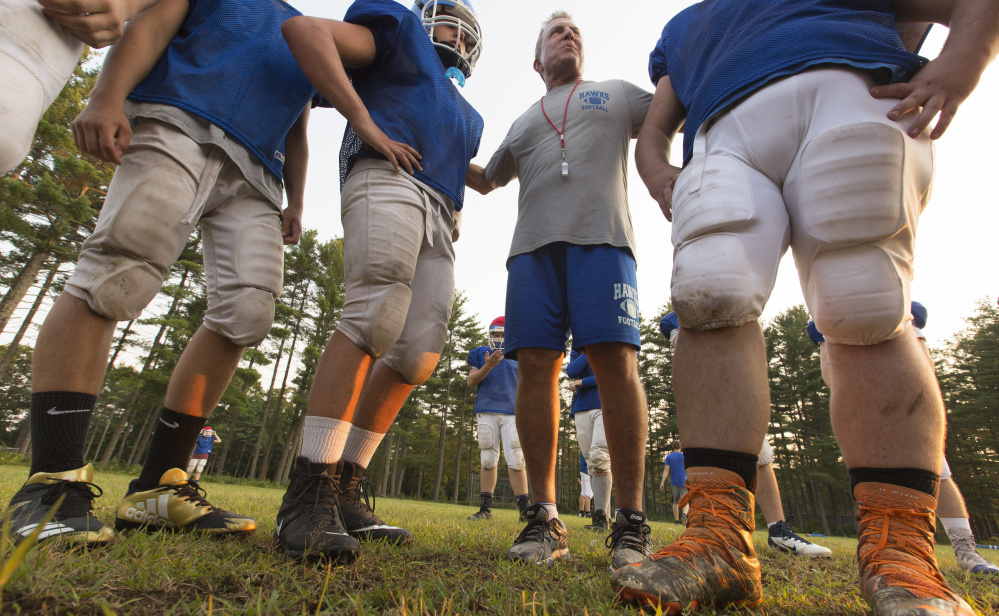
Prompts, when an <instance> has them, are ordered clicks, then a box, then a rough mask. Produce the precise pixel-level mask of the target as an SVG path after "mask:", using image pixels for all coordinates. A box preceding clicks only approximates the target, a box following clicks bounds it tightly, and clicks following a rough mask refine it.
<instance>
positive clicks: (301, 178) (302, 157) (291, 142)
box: [284, 105, 310, 209]
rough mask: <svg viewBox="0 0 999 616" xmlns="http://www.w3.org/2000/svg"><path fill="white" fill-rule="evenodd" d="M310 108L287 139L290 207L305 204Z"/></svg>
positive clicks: (286, 166) (289, 132) (285, 174)
mask: <svg viewBox="0 0 999 616" xmlns="http://www.w3.org/2000/svg"><path fill="white" fill-rule="evenodd" d="M309 109H310V107H309V106H308V105H307V106H306V107H305V109H304V110H303V111H302V115H300V116H299V117H298V120H297V121H296V122H295V124H293V125H292V127H291V130H289V131H288V136H287V138H286V139H285V163H284V190H285V192H286V193H287V195H288V207H289V208H292V207H294V208H299V209H302V208H303V206H304V204H305V176H306V173H307V171H308V168H309V138H308V126H309Z"/></svg>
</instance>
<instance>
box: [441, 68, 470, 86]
mask: <svg viewBox="0 0 999 616" xmlns="http://www.w3.org/2000/svg"><path fill="white" fill-rule="evenodd" d="M444 76H445V77H447V78H448V79H454V80H455V81H457V82H458V87H461V88H464V87H465V73H462V72H461V71H460V70H458V69H457V68H456V67H454V66H452V67H451V68H449V69H447V70H446V71H444Z"/></svg>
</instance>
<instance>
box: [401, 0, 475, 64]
mask: <svg viewBox="0 0 999 616" xmlns="http://www.w3.org/2000/svg"><path fill="white" fill-rule="evenodd" d="M413 10H414V11H416V12H417V14H419V16H420V20H421V21H422V22H423V27H424V28H426V30H427V34H429V35H430V39H431V40H432V41H433V43H434V48H435V49H437V55H438V56H439V57H440V59H441V62H442V63H443V64H444V66H445V67H446V68H451V67H454V68H457V69H458V70H459V71H461V73H462V74H463V75H464V76H465V77H470V76H471V75H472V69H473V68H475V63H476V62H477V61H478V59H479V55H480V54H481V53H482V32H481V31H480V29H479V20H478V19H477V18H476V16H475V12H474V10H473V9H472V5H471V4H470V3H469V2H468V0H417V1H416V4H415V5H414V7H413ZM437 26H452V27H455V28H457V29H458V37H459V40H464V42H465V51H464V52H461V51H459V50H458V47H457V46H456V45H453V44H451V43H445V42H439V41H437V40H436V39H435V38H434V28H436V27H437Z"/></svg>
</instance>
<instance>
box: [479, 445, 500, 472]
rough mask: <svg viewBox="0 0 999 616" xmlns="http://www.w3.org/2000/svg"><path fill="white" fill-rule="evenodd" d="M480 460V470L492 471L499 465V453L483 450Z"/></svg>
mask: <svg viewBox="0 0 999 616" xmlns="http://www.w3.org/2000/svg"><path fill="white" fill-rule="evenodd" d="M480 458H481V460H482V468H484V469H486V470H492V469H494V468H496V465H497V464H499V452H498V451H495V450H493V449H483V450H482V451H481V452H480Z"/></svg>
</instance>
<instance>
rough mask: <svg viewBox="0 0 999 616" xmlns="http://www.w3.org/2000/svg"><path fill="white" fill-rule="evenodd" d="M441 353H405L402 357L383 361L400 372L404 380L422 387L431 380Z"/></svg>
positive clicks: (393, 355) (394, 356) (393, 356)
mask: <svg viewBox="0 0 999 616" xmlns="http://www.w3.org/2000/svg"><path fill="white" fill-rule="evenodd" d="M440 358H441V356H440V354H439V353H427V352H423V353H417V352H409V353H403V354H402V356H396V355H395V354H394V353H393V354H392V357H388V358H385V359H384V360H383V361H384V362H385V364H386V365H387V366H389V367H390V368H392V369H393V370H395V371H396V372H398V373H399V374H400V375H401V376H402V378H404V379H406V382H407V383H409V384H410V385H420V384H421V383H423V382H425V381H426V380H427V379H429V378H430V375H431V374H433V373H434V369H435V368H437V362H438V361H440Z"/></svg>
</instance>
